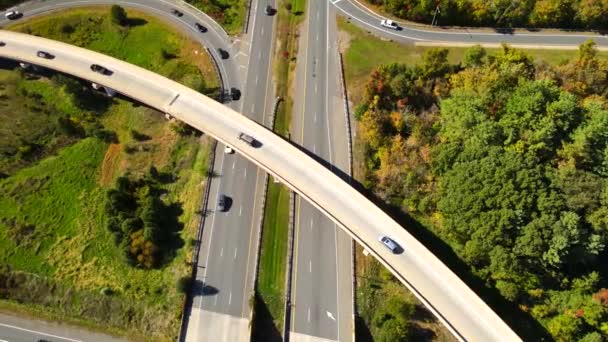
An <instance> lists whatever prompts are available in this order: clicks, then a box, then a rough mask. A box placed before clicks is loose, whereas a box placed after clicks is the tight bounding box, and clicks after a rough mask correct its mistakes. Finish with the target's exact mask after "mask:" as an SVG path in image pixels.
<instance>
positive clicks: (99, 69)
mask: <svg viewBox="0 0 608 342" xmlns="http://www.w3.org/2000/svg"><path fill="white" fill-rule="evenodd" d="M91 70H93V71H95V72H96V73H100V74H102V75H105V76H110V75H112V71H110V70H108V69H106V68H104V67H102V66H101V65H99V64H91Z"/></svg>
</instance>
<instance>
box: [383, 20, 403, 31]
mask: <svg viewBox="0 0 608 342" xmlns="http://www.w3.org/2000/svg"><path fill="white" fill-rule="evenodd" d="M380 25H382V26H384V27H388V28H391V29H393V30H398V29H399V25H397V23H396V22H394V21H392V20H388V19H382V21H380Z"/></svg>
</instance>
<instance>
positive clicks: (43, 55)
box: [36, 51, 55, 59]
mask: <svg viewBox="0 0 608 342" xmlns="http://www.w3.org/2000/svg"><path fill="white" fill-rule="evenodd" d="M36 56H38V57H40V58H46V59H53V58H55V55H51V54H50V53H48V52H46V51H38V52H36Z"/></svg>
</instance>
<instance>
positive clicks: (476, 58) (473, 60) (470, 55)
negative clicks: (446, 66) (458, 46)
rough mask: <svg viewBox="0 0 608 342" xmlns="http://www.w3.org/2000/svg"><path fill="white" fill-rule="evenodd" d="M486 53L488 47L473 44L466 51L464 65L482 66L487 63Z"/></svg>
mask: <svg viewBox="0 0 608 342" xmlns="http://www.w3.org/2000/svg"><path fill="white" fill-rule="evenodd" d="M486 55H487V53H486V49H484V48H483V47H481V45H475V46H472V47H470V48H468V49H467V50H466V51H465V52H464V58H463V60H464V66H465V67H468V68H470V67H478V66H481V65H483V64H484V63H485V58H486Z"/></svg>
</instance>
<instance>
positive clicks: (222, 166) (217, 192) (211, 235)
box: [198, 157, 226, 309]
mask: <svg viewBox="0 0 608 342" xmlns="http://www.w3.org/2000/svg"><path fill="white" fill-rule="evenodd" d="M224 160H226V158H223V157H222V163H221V164H220V174H222V172H223V171H224ZM221 186H222V178H221V177H220V181H219V183H218V184H217V191H216V193H215V198H216V199H217V198H218V196H219V194H220V188H221ZM215 216H216V215H213V218H212V219H211V234H210V235H209V247H208V249H207V259H206V260H205V272H204V274H203V279H205V280H207V270H208V269H209V254H210V253H211V245H212V244H211V242H212V241H213V227H215ZM216 301H217V300H216ZM202 305H203V301H202V300H201V301H200V302H199V306H198V308H199V309H200V308H201V306H202Z"/></svg>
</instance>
